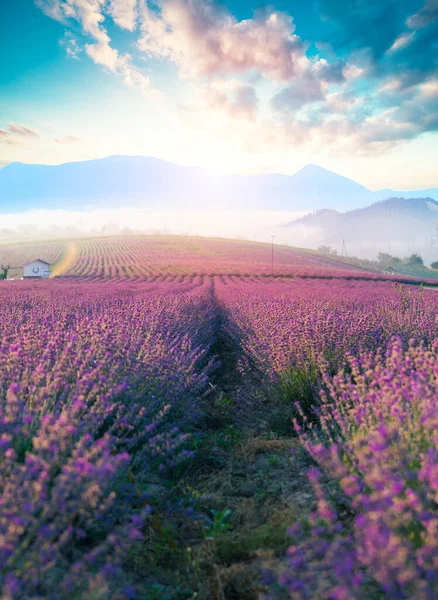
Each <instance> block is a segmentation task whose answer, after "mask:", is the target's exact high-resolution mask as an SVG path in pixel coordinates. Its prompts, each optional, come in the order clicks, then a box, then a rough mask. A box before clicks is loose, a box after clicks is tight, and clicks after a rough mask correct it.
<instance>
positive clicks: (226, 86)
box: [203, 79, 258, 120]
mask: <svg viewBox="0 0 438 600" xmlns="http://www.w3.org/2000/svg"><path fill="white" fill-rule="evenodd" d="M203 101H204V103H205V108H206V109H207V110H211V111H214V112H224V113H226V114H227V115H228V116H230V117H231V118H237V119H248V120H254V118H255V116H256V112H257V108H258V98H257V95H256V93H255V90H254V88H253V87H252V86H250V85H246V84H244V83H242V82H241V81H238V80H236V79H233V80H232V81H215V82H213V83H211V84H208V85H207V86H205V87H204V89H203Z"/></svg>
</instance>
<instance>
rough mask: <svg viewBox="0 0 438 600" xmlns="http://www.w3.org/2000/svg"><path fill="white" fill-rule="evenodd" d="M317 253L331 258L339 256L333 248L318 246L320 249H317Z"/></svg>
mask: <svg viewBox="0 0 438 600" xmlns="http://www.w3.org/2000/svg"><path fill="white" fill-rule="evenodd" d="M316 251H317V252H319V253H320V254H327V255H329V256H336V255H337V251H336V250H335V249H334V248H332V247H331V246H325V245H322V246H318V248H317V249H316Z"/></svg>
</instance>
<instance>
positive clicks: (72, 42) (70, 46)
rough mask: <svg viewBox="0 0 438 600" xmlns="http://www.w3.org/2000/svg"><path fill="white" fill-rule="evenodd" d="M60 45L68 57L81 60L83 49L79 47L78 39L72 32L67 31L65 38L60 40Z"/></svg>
mask: <svg viewBox="0 0 438 600" xmlns="http://www.w3.org/2000/svg"><path fill="white" fill-rule="evenodd" d="M59 43H60V44H61V46H62V47H63V48H64V50H65V52H66V54H67V56H68V57H69V58H73V59H75V60H79V54H80V53H81V51H82V49H81V47H80V46H79V43H78V39H77V37H76V36H75V35H73V34H72V33H71V31H66V32H65V34H64V37H63V38H61V39H60V41H59Z"/></svg>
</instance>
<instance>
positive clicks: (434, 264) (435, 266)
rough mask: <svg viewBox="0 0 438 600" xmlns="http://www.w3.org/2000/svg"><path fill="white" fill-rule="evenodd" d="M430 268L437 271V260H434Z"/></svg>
mask: <svg viewBox="0 0 438 600" xmlns="http://www.w3.org/2000/svg"><path fill="white" fill-rule="evenodd" d="M430 268H431V269H437V270H438V260H436V261H435V262H433V263H432V264H431V265H430Z"/></svg>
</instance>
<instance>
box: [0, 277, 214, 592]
mask: <svg viewBox="0 0 438 600" xmlns="http://www.w3.org/2000/svg"><path fill="white" fill-rule="evenodd" d="M0 301H1V304H2V335H1V342H0V357H1V360H0V394H1V395H0V428H1V430H0V595H1V597H2V598H22V597H32V598H42V597H49V598H68V597H86V598H106V597H112V598H117V597H121V598H122V597H130V595H132V594H133V593H134V590H133V589H132V588H131V587H129V585H127V583H126V581H124V580H123V577H122V575H121V570H120V569H119V566H120V564H121V561H122V560H123V557H124V556H125V554H126V552H127V550H128V548H129V547H130V546H131V545H132V544H135V543H136V539H137V538H139V537H141V527H142V523H143V519H144V518H145V517H146V515H147V514H148V511H149V510H150V509H149V503H148V497H147V493H145V492H147V485H142V478H143V477H144V476H145V474H146V473H148V472H150V471H151V470H152V471H154V470H155V471H157V473H158V472H159V473H165V472H166V471H167V470H168V469H171V468H172V467H174V466H175V465H176V464H177V463H178V462H180V461H182V460H185V459H187V458H189V457H190V455H191V453H190V452H189V451H188V450H187V449H186V441H187V434H186V433H185V431H187V430H188V429H189V428H190V427H189V426H190V425H191V424H192V423H193V421H194V420H196V419H197V416H198V414H199V400H200V397H201V396H202V394H203V393H204V392H205V390H206V388H207V383H208V378H209V373H210V370H211V368H212V365H211V361H210V359H209V355H208V349H209V344H210V343H211V339H212V331H213V330H212V328H213V326H214V324H213V322H212V314H213V311H212V310H211V296H210V294H209V292H208V290H207V289H206V288H205V286H198V287H194V288H193V289H189V290H188V291H187V292H186V293H171V291H170V290H169V289H168V288H167V287H164V289H162V290H160V287H159V286H158V287H156V288H155V289H152V290H150V289H149V290H146V289H141V288H139V289H130V288H129V287H126V289H124V288H123V287H118V288H117V291H114V290H113V289H111V288H108V287H105V286H101V287H99V286H97V285H92V286H85V285H81V286H80V287H73V286H72V287H70V286H69V285H68V284H66V283H63V284H56V283H52V284H50V286H48V285H47V284H41V285H34V286H29V285H28V284H25V283H18V282H17V283H15V284H13V285H12V286H8V288H7V289H6V288H4V289H2V290H1V298H0ZM133 482H134V483H133ZM109 586H110V587H109ZM111 586H113V587H111Z"/></svg>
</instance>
